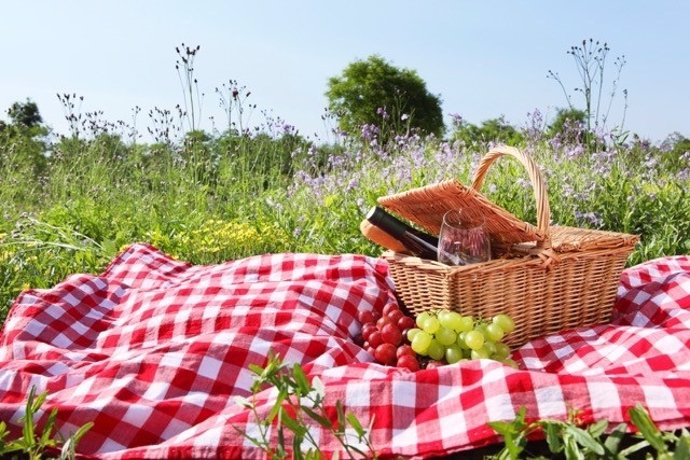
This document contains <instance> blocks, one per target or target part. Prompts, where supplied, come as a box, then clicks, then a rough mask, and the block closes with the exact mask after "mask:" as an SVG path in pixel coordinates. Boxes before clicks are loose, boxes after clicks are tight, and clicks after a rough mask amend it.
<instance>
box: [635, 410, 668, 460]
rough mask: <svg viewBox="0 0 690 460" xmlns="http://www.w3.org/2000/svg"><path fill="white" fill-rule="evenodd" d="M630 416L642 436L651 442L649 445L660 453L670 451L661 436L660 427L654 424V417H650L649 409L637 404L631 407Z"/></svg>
mask: <svg viewBox="0 0 690 460" xmlns="http://www.w3.org/2000/svg"><path fill="white" fill-rule="evenodd" d="M629 413H630V418H631V419H632V422H633V423H634V424H635V426H636V427H637V429H638V430H640V433H642V436H644V438H645V439H646V440H647V442H649V445H650V446H652V447H653V448H654V449H656V451H657V452H659V453H665V452H668V448H667V447H666V443H665V442H664V439H663V438H662V436H661V432H660V431H659V428H657V426H656V425H655V424H654V422H653V421H652V419H651V418H650V417H649V413H647V410H646V409H645V408H644V407H643V406H642V405H641V404H639V403H638V404H636V405H635V407H633V408H632V409H630V412H629Z"/></svg>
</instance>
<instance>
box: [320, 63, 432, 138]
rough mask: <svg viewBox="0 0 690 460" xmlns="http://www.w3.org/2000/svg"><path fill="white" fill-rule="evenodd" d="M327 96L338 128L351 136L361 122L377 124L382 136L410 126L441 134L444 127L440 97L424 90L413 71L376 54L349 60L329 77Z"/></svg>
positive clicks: (420, 80) (356, 133)
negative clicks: (342, 67) (397, 65)
mask: <svg viewBox="0 0 690 460" xmlns="http://www.w3.org/2000/svg"><path fill="white" fill-rule="evenodd" d="M326 96H327V97H328V101H329V108H330V110H331V111H332V112H333V113H334V114H335V115H336V116H337V117H338V123H339V127H340V129H341V130H342V131H344V132H346V133H348V134H351V135H359V134H360V133H361V131H362V127H363V125H375V126H377V127H378V128H380V130H381V135H386V133H388V134H400V133H403V132H406V131H407V130H408V129H410V128H412V129H418V130H419V131H421V132H422V133H423V134H435V135H441V134H442V133H443V130H444V126H443V114H442V112H441V101H440V98H439V96H436V95H433V94H431V93H430V92H429V91H428V90H427V87H426V83H425V82H424V80H422V78H421V77H420V76H419V75H418V74H417V72H416V71H414V70H410V69H401V68H398V67H395V66H393V65H392V64H390V63H388V62H387V61H386V60H384V59H383V58H382V57H380V56H377V55H373V56H369V57H368V58H367V59H366V60H358V61H355V62H352V63H350V64H349V65H348V66H347V67H346V68H345V69H344V70H343V72H342V73H341V74H340V75H338V76H336V77H331V78H330V79H329V81H328V90H327V91H326ZM383 128H385V129H383Z"/></svg>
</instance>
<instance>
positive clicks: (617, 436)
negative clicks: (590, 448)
mask: <svg viewBox="0 0 690 460" xmlns="http://www.w3.org/2000/svg"><path fill="white" fill-rule="evenodd" d="M626 431H627V425H626V424H625V423H621V424H619V425H617V426H616V428H614V429H613V431H612V432H611V434H609V435H608V436H607V437H606V441H604V448H605V449H606V450H607V451H609V452H610V453H612V454H616V453H618V449H619V448H620V444H621V441H622V440H623V437H624V436H625V433H626Z"/></svg>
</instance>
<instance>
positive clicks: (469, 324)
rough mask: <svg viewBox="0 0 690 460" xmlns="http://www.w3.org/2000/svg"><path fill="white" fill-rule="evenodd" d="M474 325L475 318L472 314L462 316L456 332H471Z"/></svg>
mask: <svg viewBox="0 0 690 460" xmlns="http://www.w3.org/2000/svg"><path fill="white" fill-rule="evenodd" d="M473 327H474V318H472V317H471V316H461V317H460V322H459V323H458V327H457V328H456V329H455V332H469V331H471V330H472V328H473Z"/></svg>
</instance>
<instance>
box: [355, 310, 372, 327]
mask: <svg viewBox="0 0 690 460" xmlns="http://www.w3.org/2000/svg"><path fill="white" fill-rule="evenodd" d="M357 319H358V320H359V322H360V323H362V324H366V323H373V322H374V321H375V320H374V314H373V313H372V312H371V310H360V311H359V312H358V313H357Z"/></svg>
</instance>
